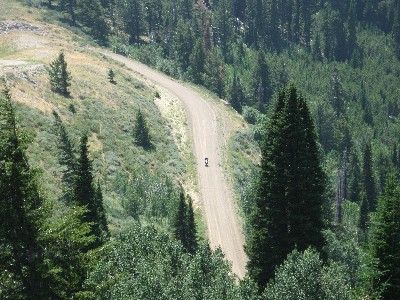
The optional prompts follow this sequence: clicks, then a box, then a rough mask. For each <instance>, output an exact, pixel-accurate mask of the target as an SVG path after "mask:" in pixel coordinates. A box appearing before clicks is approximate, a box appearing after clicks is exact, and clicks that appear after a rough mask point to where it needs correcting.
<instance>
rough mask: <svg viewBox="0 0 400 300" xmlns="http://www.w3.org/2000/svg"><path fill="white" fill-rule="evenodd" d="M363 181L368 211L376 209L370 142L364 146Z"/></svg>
mask: <svg viewBox="0 0 400 300" xmlns="http://www.w3.org/2000/svg"><path fill="white" fill-rule="evenodd" d="M363 183H364V191H365V196H366V199H367V202H368V208H369V211H376V197H377V195H376V186H375V179H374V174H373V170H372V149H371V144H370V143H367V145H365V148H364V161H363Z"/></svg>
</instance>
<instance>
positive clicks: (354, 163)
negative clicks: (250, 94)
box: [348, 151, 361, 202]
mask: <svg viewBox="0 0 400 300" xmlns="http://www.w3.org/2000/svg"><path fill="white" fill-rule="evenodd" d="M350 165H351V167H350V176H349V177H350V178H349V191H348V195H349V200H351V201H353V202H358V201H359V200H360V193H361V184H360V182H361V169H360V162H359V159H358V155H357V153H356V152H355V151H352V154H351V164H350Z"/></svg>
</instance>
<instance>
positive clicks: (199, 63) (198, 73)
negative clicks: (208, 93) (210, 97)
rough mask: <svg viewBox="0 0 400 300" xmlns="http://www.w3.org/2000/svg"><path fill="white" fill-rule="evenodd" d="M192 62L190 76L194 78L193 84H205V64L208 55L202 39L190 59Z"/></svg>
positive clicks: (198, 41)
mask: <svg viewBox="0 0 400 300" xmlns="http://www.w3.org/2000/svg"><path fill="white" fill-rule="evenodd" d="M189 62H190V74H191V76H192V78H193V82H194V83H197V84H202V83H203V77H204V74H205V72H206V70H205V67H204V66H205V62H206V53H205V51H204V44H203V41H202V39H198V40H197V42H196V44H195V46H194V48H193V52H192V54H191V55H190V57H189Z"/></svg>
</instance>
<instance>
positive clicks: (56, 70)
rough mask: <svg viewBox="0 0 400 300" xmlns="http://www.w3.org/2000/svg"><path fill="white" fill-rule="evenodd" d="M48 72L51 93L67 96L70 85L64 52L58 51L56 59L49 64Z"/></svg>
mask: <svg viewBox="0 0 400 300" xmlns="http://www.w3.org/2000/svg"><path fill="white" fill-rule="evenodd" d="M48 72H49V79H50V85H51V88H52V89H53V91H55V92H57V93H60V94H61V95H64V96H68V95H69V90H68V88H69V86H70V85H71V73H70V72H68V71H67V62H66V61H65V55H64V51H60V53H59V54H58V57H57V58H56V59H55V60H53V61H52V62H51V63H50V67H49V69H48Z"/></svg>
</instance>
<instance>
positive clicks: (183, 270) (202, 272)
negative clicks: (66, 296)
mask: <svg viewBox="0 0 400 300" xmlns="http://www.w3.org/2000/svg"><path fill="white" fill-rule="evenodd" d="M228 270H229V266H228V264H227V263H226V262H225V261H224V260H223V255H222V252H221V251H219V250H217V251H215V252H214V253H213V252H211V250H210V249H209V248H208V246H207V245H201V246H200V248H199V250H198V252H197V253H196V254H195V255H193V256H192V255H190V254H185V253H184V251H183V248H182V246H181V245H180V244H179V243H177V242H176V241H173V240H171V238H170V237H169V236H168V235H165V234H161V233H159V232H157V230H156V229H154V228H153V227H143V226H141V225H139V224H137V223H135V224H134V225H133V226H132V227H131V228H129V229H128V230H127V231H126V232H124V233H122V234H121V235H120V236H119V237H117V238H116V240H115V241H114V242H113V243H112V244H111V245H110V246H109V251H107V253H106V254H105V255H104V256H103V257H102V258H101V260H100V261H99V263H98V264H97V265H96V266H95V268H94V269H93V271H92V272H91V273H90V274H89V278H88V280H87V282H86V287H87V288H88V289H89V290H91V291H92V292H93V295H94V297H95V298H96V299H110V300H111V299H121V298H123V299H143V300H145V299H149V300H150V299H151V300H153V299H171V300H172V299H188V300H192V299H238V298H237V295H236V291H237V289H238V288H237V287H236V285H235V279H234V277H233V276H231V275H228Z"/></svg>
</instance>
